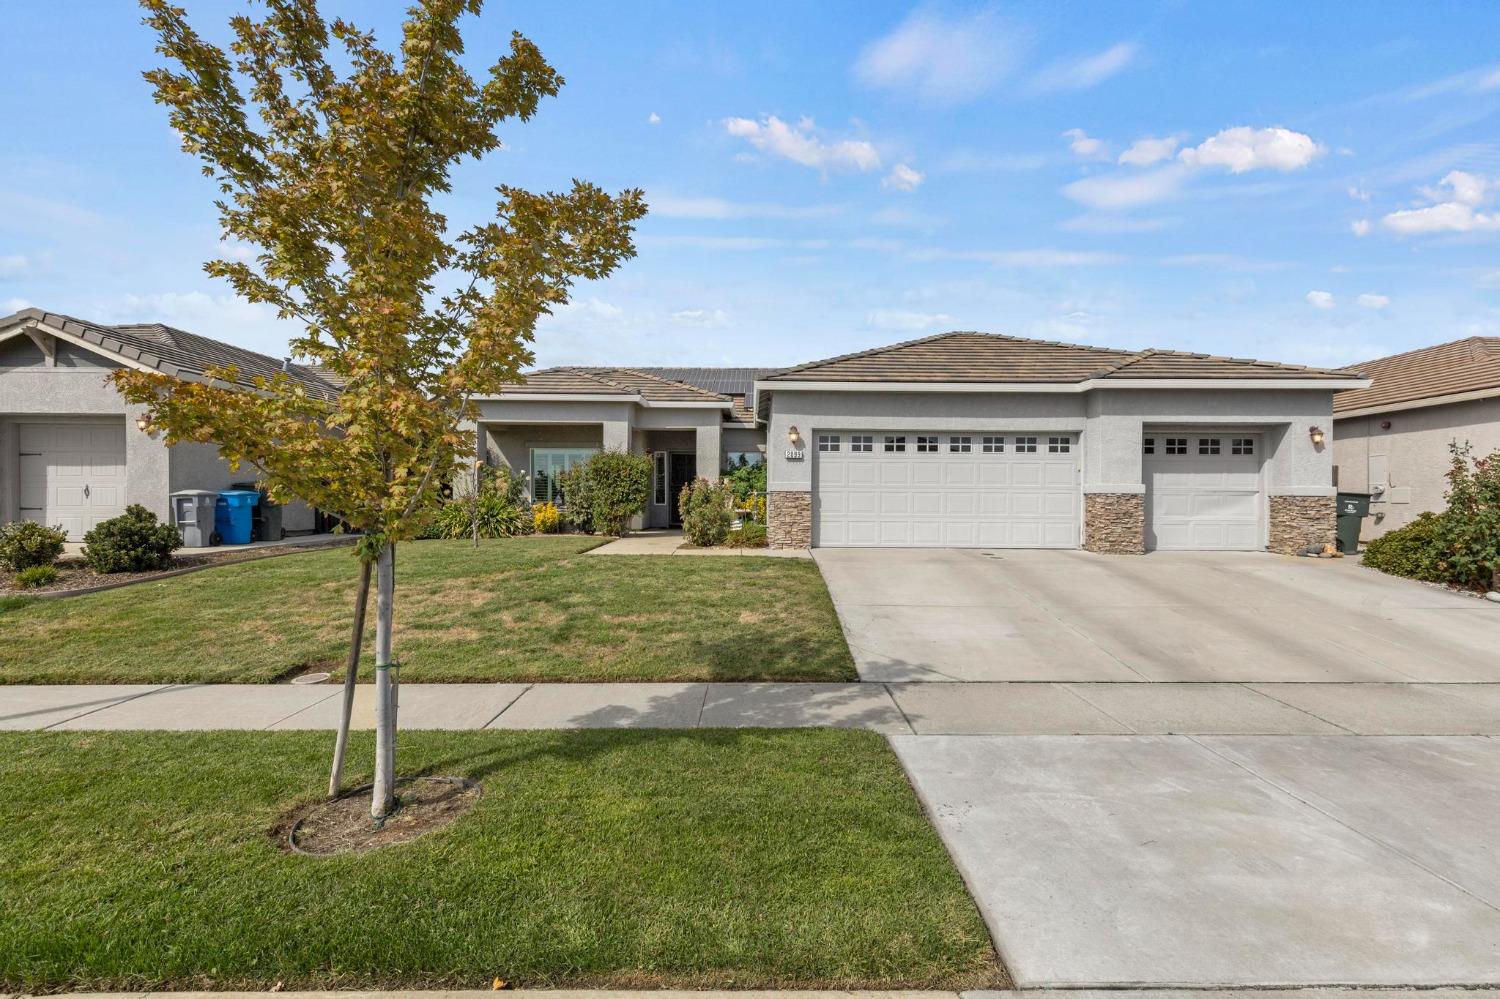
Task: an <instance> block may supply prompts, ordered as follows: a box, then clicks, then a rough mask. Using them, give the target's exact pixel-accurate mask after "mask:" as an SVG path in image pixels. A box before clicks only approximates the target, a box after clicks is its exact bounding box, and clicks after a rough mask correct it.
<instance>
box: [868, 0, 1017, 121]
mask: <svg viewBox="0 0 1500 999" xmlns="http://www.w3.org/2000/svg"><path fill="white" fill-rule="evenodd" d="M1030 42H1031V39H1030V35H1029V33H1027V32H1025V31H1024V30H1022V29H1020V28H1018V27H1016V26H1014V25H1011V24H1009V23H1007V22H1006V21H1005V20H1004V19H1003V18H1001V17H1000V16H999V15H998V14H997V13H996V12H995V11H993V10H990V9H984V10H979V11H976V12H974V13H972V14H967V15H959V16H953V17H949V16H946V15H944V14H943V13H940V12H938V11H936V10H932V9H927V8H923V9H918V10H915V11H913V12H912V13H911V14H909V15H907V17H906V20H904V21H902V22H901V23H900V24H899V25H897V26H896V28H895V30H893V31H892V32H891V33H890V34H888V35H885V36H884V37H882V38H878V39H876V40H875V41H874V42H871V43H870V44H869V45H867V46H865V49H864V51H863V52H861V53H860V55H859V59H858V60H857V61H856V62H855V64H854V69H853V72H854V78H855V79H856V80H858V81H859V82H861V83H863V84H865V85H866V86H870V87H879V88H883V89H887V90H900V91H904V92H907V93H910V94H911V95H913V96H915V97H916V98H918V99H919V100H923V101H927V102H930V103H936V104H958V103H961V102H963V101H968V100H973V99H974V98H976V97H978V96H980V95H981V94H984V93H986V92H987V91H989V90H991V89H992V88H994V87H995V86H996V85H997V84H999V83H1000V81H1002V80H1004V79H1005V78H1006V77H1008V76H1009V75H1011V73H1013V72H1014V71H1015V69H1016V67H1017V65H1018V64H1019V63H1020V61H1021V57H1022V55H1023V54H1024V53H1025V51H1026V49H1027V48H1028V47H1029V46H1030Z"/></svg>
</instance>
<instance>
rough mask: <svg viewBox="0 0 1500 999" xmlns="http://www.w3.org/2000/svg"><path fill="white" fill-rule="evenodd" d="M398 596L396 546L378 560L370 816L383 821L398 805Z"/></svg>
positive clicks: (385, 549)
mask: <svg viewBox="0 0 1500 999" xmlns="http://www.w3.org/2000/svg"><path fill="white" fill-rule="evenodd" d="M395 596H396V546H395V545H393V544H389V543H388V544H386V545H384V546H383V547H382V548H381V549H380V557H379V558H378V559H377V560H376V562H375V786H374V788H373V789H372V791H371V795H370V817H371V818H373V819H375V820H376V821H377V822H379V821H383V820H384V819H385V817H386V816H387V815H389V814H390V813H391V810H392V809H393V808H394V807H395V805H396V696H395V688H394V685H393V683H392V679H391V666H392V662H391V625H392V621H391V615H392V610H393V607H394V604H395Z"/></svg>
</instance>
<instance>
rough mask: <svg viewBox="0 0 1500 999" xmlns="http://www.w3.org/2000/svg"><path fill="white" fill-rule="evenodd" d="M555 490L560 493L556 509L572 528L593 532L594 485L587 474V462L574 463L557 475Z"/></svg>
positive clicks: (587, 532) (584, 532) (585, 532)
mask: <svg viewBox="0 0 1500 999" xmlns="http://www.w3.org/2000/svg"><path fill="white" fill-rule="evenodd" d="M556 482H557V491H558V492H559V493H560V494H561V495H562V504H561V505H560V506H559V507H558V510H559V511H560V512H561V513H562V516H563V520H564V521H565V522H566V523H567V525H568V526H569V527H571V528H572V529H573V530H575V531H578V532H580V533H582V534H593V533H594V486H593V482H592V481H591V480H590V478H589V475H588V462H583V463H582V464H578V465H574V466H573V467H572V468H570V469H568V470H567V471H566V472H559V473H558V475H557V480H556Z"/></svg>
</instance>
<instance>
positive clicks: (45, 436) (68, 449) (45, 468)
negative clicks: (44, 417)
mask: <svg viewBox="0 0 1500 999" xmlns="http://www.w3.org/2000/svg"><path fill="white" fill-rule="evenodd" d="M19 430H20V485H21V511H20V512H21V518H22V519H23V520H34V521H37V522H38V523H42V524H47V525H49V526H56V525H61V526H62V528H63V530H65V531H67V532H68V537H69V539H71V540H74V541H77V540H80V539H82V537H83V535H84V533H85V532H87V531H88V530H89V529H91V528H92V527H93V526H94V525H95V524H97V523H99V522H100V521H101V520H108V519H109V518H110V517H116V516H119V515H120V514H121V513H124V512H125V421H124V420H123V419H122V420H119V421H116V422H110V423H83V422H78V423H22V424H21V425H20V427H19Z"/></svg>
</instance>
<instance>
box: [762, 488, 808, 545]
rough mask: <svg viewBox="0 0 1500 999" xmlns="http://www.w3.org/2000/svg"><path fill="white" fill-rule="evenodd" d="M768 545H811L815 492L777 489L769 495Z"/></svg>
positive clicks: (767, 506) (767, 517)
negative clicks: (813, 495)
mask: <svg viewBox="0 0 1500 999" xmlns="http://www.w3.org/2000/svg"><path fill="white" fill-rule="evenodd" d="M766 545H767V546H768V547H770V548H811V547H812V493H810V492H806V491H795V490H777V491H775V492H771V493H767V494H766Z"/></svg>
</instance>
